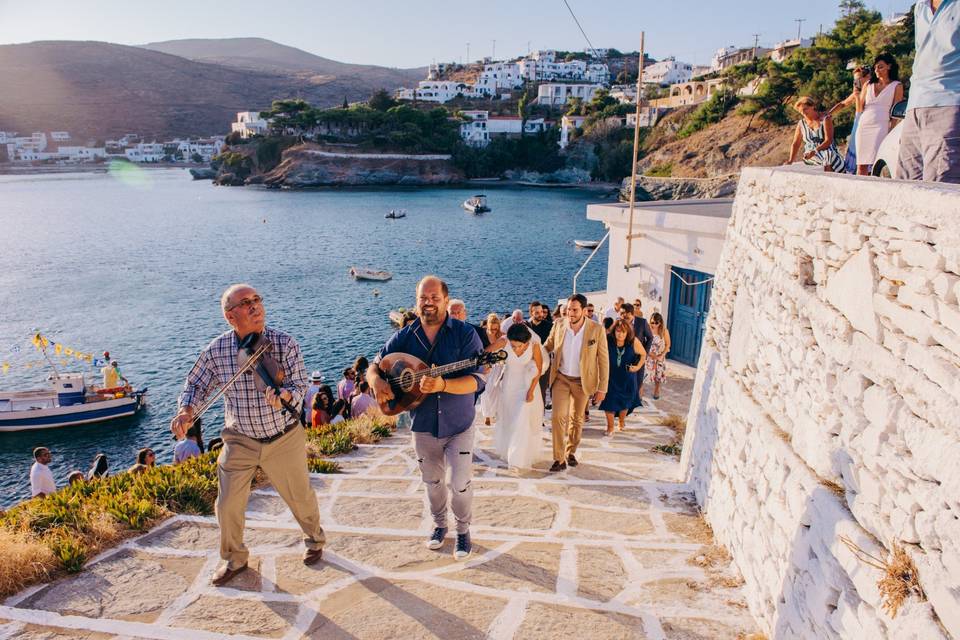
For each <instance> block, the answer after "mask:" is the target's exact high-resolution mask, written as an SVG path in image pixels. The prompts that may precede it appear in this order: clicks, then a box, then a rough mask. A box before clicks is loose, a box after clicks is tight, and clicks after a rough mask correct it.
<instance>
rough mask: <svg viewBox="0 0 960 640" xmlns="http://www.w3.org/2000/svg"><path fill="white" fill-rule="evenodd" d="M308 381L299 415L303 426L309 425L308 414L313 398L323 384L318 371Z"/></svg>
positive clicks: (310, 410) (311, 408)
mask: <svg viewBox="0 0 960 640" xmlns="http://www.w3.org/2000/svg"><path fill="white" fill-rule="evenodd" d="M309 380H310V386H309V387H307V391H306V394H305V395H304V396H303V411H302V413H301V418H303V423H304V424H310V413H311V412H312V411H313V397H314V396H315V395H317V391H319V390H320V385H321V384H323V374H322V373H320V372H319V371H314V372H313V373H311V374H310V378H309Z"/></svg>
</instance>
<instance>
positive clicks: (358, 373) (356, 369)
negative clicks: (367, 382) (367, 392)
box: [350, 356, 370, 395]
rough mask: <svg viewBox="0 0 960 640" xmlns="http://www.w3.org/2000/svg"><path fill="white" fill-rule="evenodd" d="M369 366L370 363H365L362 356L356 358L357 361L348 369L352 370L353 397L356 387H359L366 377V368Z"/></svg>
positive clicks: (365, 360)
mask: <svg viewBox="0 0 960 640" xmlns="http://www.w3.org/2000/svg"><path fill="white" fill-rule="evenodd" d="M369 365H370V363H369V362H367V359H366V358H365V357H363V356H357V359H356V360H354V361H353V366H352V367H350V368H351V369H353V380H354V388H353V395H356V394H357V386H358V385H359V383H360V381H361V380H363V379H364V378H365V377H366V375H367V367H368V366H369Z"/></svg>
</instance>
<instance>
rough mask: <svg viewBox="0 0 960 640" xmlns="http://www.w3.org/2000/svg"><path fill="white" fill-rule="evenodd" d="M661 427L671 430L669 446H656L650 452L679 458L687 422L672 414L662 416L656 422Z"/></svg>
mask: <svg viewBox="0 0 960 640" xmlns="http://www.w3.org/2000/svg"><path fill="white" fill-rule="evenodd" d="M657 424H659V425H660V426H661V427H667V428H669V429H672V430H673V440H671V441H670V444H658V445H657V446H655V447H653V448H652V449H651V450H652V451H654V452H656V453H665V454H667V455H671V456H679V455H680V454H681V453H682V452H683V436H684V434H685V433H686V432H687V420H686V419H685V418H683V417H682V416H678V415H676V414H675V413H672V414H670V415H668V416H663V417H661V418H660V420H659V421H658V422H657Z"/></svg>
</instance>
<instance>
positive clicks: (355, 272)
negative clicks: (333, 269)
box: [350, 267, 393, 282]
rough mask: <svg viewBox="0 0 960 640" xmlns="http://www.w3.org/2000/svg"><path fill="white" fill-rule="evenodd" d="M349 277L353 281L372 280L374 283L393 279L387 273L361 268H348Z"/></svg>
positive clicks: (390, 274) (391, 275)
mask: <svg viewBox="0 0 960 640" xmlns="http://www.w3.org/2000/svg"><path fill="white" fill-rule="evenodd" d="M350 276H351V277H353V279H354V280H373V281H375V282H385V281H387V280H389V279H390V278H392V277H393V274H392V273H390V272H389V271H375V270H373V269H364V268H362V267H350Z"/></svg>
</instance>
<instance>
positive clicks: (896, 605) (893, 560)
mask: <svg viewBox="0 0 960 640" xmlns="http://www.w3.org/2000/svg"><path fill="white" fill-rule="evenodd" d="M840 541H841V542H843V543H844V544H845V545H847V547H848V548H849V549H850V550H851V551H853V554H854V555H855V556H856V557H857V559H858V560H860V562H863V563H864V564H866V565H868V566H871V567H873V568H874V569H877V570H879V571H881V572H882V573H883V575H882V576H881V577H880V580H878V581H877V589H878V590H879V591H880V597H881V598H882V599H883V605H882V606H883V610H884V611H886V612H887V614H888V615H889V616H890V617H891V618H896V617H897V612H898V611H899V610H900V607H901V606H903V603H904V602H905V601H906V600H907V598H909V597H911V596H916V597H917V598H919V599H920V600H921V601H923V600H926V599H927V594H925V593H924V592H923V587H921V586H920V576H919V574H918V573H917V565H915V564H914V563H913V558H911V557H910V554H909V553H907V551H906V549H904V547H903V545H901V544H898V543H897V542H892V543H891V544H890V549H891V551H889V552H888V554H887V558H886V559H885V560H882V559H880V558H878V557H876V556H875V555H873V554H871V553H868V552H867V551H865V550H864V549H862V548H861V547H860V546H859V545H857V543H855V542H853V541H852V540H851V539H850V538H848V537H846V536H840Z"/></svg>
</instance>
